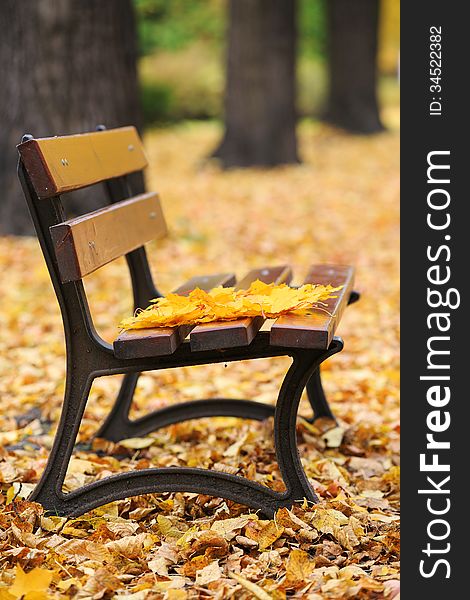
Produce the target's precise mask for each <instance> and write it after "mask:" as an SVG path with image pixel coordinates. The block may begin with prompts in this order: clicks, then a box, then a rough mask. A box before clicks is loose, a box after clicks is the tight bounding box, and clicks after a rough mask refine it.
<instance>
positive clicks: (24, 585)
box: [8, 565, 55, 600]
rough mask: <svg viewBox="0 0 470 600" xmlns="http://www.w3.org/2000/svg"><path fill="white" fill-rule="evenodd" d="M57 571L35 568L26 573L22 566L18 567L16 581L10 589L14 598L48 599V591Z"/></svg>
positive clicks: (29, 599) (25, 599) (27, 599)
mask: <svg viewBox="0 0 470 600" xmlns="http://www.w3.org/2000/svg"><path fill="white" fill-rule="evenodd" d="M54 574H55V571H49V570H47V569H40V568H39V567H35V568H34V569H32V571H29V572H28V573H25V572H24V571H23V569H22V568H21V567H20V565H17V566H16V574H15V581H14V582H13V584H12V585H11V586H10V587H9V588H8V592H9V593H10V594H11V595H12V596H13V597H14V598H22V599H23V600H42V599H43V598H44V599H45V598H47V594H46V590H47V589H48V588H49V586H50V584H51V581H52V577H53V576H54Z"/></svg>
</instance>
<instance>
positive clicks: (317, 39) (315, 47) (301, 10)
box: [297, 0, 328, 58]
mask: <svg viewBox="0 0 470 600" xmlns="http://www.w3.org/2000/svg"><path fill="white" fill-rule="evenodd" d="M326 1H328V0H326ZM297 27H298V31H299V42H298V43H299V54H300V57H301V58H302V57H304V56H315V57H324V56H325V54H326V33H327V32H326V5H325V0H300V1H299V3H298V18H297Z"/></svg>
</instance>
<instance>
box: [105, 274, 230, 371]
mask: <svg viewBox="0 0 470 600" xmlns="http://www.w3.org/2000/svg"><path fill="white" fill-rule="evenodd" d="M235 281H236V280H235V275H234V274H233V273H219V274H217V275H205V276H202V277H193V278H191V279H189V280H188V281H186V283H184V284H183V285H181V286H180V287H179V288H178V289H176V290H175V292H176V293H177V294H181V295H185V294H189V292H190V291H191V290H194V289H195V288H197V287H198V288H200V289H201V290H206V291H209V290H211V289H212V288H214V287H217V286H220V285H222V286H224V287H230V286H232V285H234V284H235ZM192 328H193V326H192V325H185V326H181V327H154V328H152V329H131V330H129V331H124V332H123V333H121V334H120V335H119V336H118V338H117V339H116V340H115V341H114V354H115V355H116V356H117V357H118V358H126V359H129V358H145V357H148V356H163V355H167V354H173V352H174V351H175V350H176V348H177V347H178V346H179V345H180V344H181V342H182V341H183V340H184V339H185V337H186V336H187V335H188V333H189V332H190V331H191V329H192Z"/></svg>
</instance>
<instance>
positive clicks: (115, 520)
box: [0, 124, 399, 600]
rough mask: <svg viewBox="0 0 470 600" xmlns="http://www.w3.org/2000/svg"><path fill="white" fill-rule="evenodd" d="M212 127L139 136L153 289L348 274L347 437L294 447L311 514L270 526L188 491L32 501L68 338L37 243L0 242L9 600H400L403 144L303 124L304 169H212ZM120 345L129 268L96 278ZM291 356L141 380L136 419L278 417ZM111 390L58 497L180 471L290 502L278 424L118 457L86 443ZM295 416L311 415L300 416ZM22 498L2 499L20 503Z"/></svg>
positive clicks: (314, 434) (126, 451)
mask: <svg viewBox="0 0 470 600" xmlns="http://www.w3.org/2000/svg"><path fill="white" fill-rule="evenodd" d="M219 134H220V132H219V130H218V129H217V128H216V126H215V125H207V124H198V125H186V126H181V127H178V128H174V129H167V130H163V131H155V132H153V133H150V134H149V135H148V136H147V138H146V146H147V149H148V154H149V158H150V163H151V168H150V171H149V174H148V175H149V187H150V189H158V190H159V191H160V192H161V195H162V199H163V203H164V209H165V212H166V215H167V219H168V222H169V225H170V228H171V235H170V237H169V238H168V239H167V240H165V241H163V242H158V243H156V244H154V245H151V246H150V256H151V262H152V267H153V270H154V273H155V276H156V279H157V282H158V285H159V287H160V288H161V289H162V290H163V291H164V292H166V291H169V290H170V289H171V288H172V287H176V286H177V285H178V284H180V283H181V282H182V281H183V280H184V279H186V278H188V277H190V276H192V275H195V274H202V273H203V272H205V273H211V272H212V273H214V272H217V271H223V270H235V271H236V272H237V274H238V275H239V276H240V275H243V273H244V272H245V271H246V270H248V269H249V268H252V267H259V266H263V265H265V264H268V265H269V264H279V263H282V262H288V263H291V264H292V265H293V267H294V272H295V274H296V282H300V281H301V279H302V277H303V275H304V274H305V273H306V271H307V268H308V266H309V264H311V263H315V262H338V263H352V264H355V265H356V266H357V284H356V287H357V289H358V290H360V291H361V292H362V299H361V301H360V303H358V304H356V305H354V306H351V307H349V308H348V310H347V311H346V314H345V315H344V317H343V321H342V323H341V326H340V330H339V333H340V334H341V335H342V336H343V338H344V340H345V349H344V351H343V352H342V353H341V354H340V355H337V356H335V357H333V358H332V359H331V360H330V361H329V363H328V364H327V365H326V368H325V370H324V380H325V387H326V388H327V391H328V395H329V398H330V400H331V403H332V406H333V408H334V410H335V412H336V414H337V416H338V419H339V425H340V427H338V428H334V429H333V430H331V429H328V428H330V427H331V423H321V424H319V426H318V427H313V426H311V425H309V424H308V423H307V422H306V421H304V420H299V425H298V436H299V449H300V453H301V456H302V460H303V463H304V466H305V469H306V472H307V474H308V476H309V478H310V480H311V482H312V484H313V486H314V488H315V490H316V492H317V494H318V495H319V497H320V498H321V502H320V504H319V505H316V506H311V505H304V506H296V507H295V508H294V509H293V511H292V512H289V511H287V510H282V511H280V512H279V513H278V514H277V515H276V519H275V520H274V521H267V520H263V519H262V518H261V517H258V516H257V515H256V514H249V512H248V511H247V510H246V508H244V507H242V506H237V505H234V504H233V503H231V502H225V501H223V500H220V499H214V498H210V497H207V496H201V495H194V494H173V495H168V494H167V495H164V496H148V497H140V498H133V499H129V500H125V501H122V502H117V503H115V504H112V505H108V506H106V507H103V508H102V509H100V510H95V511H94V512H93V513H91V514H87V515H85V516H84V517H81V518H79V519H74V520H66V519H63V518H60V517H57V516H54V515H52V516H51V515H44V514H43V511H42V509H41V507H40V506H38V505H36V504H32V503H28V502H27V501H26V500H23V499H22V498H25V497H27V495H28V493H29V491H30V490H31V489H32V487H33V486H34V484H35V482H36V481H37V480H38V477H39V476H40V474H41V472H42V470H43V468H44V465H45V462H46V459H47V456H48V452H49V449H50V447H51V443H52V439H53V434H54V429H55V424H56V422H57V420H58V417H59V414H60V408H61V402H62V394H63V391H64V345H63V335H62V331H61V321H60V316H59V311H58V308H57V305H56V301H55V298H54V295H53V292H52V288H51V285H50V283H49V279H48V275H47V272H46V269H45V267H44V264H43V261H42V257H41V255H40V252H39V248H38V245H37V242H36V241H35V240H34V239H12V238H10V239H1V240H0V271H1V274H2V276H1V279H0V291H1V293H0V296H1V298H2V301H1V303H0V320H1V327H0V351H1V358H0V376H1V379H0V394H1V409H2V410H1V415H0V432H1V433H0V487H1V491H2V496H0V573H1V574H0V599H1V600H4V599H8V600H11V599H12V598H20V597H21V596H22V595H25V596H24V597H25V598H26V599H28V598H29V599H30V600H33V599H38V598H45V597H56V598H59V597H73V598H95V599H99V598H113V597H114V598H128V599H131V598H132V600H147V599H157V598H168V599H170V600H176V599H177V600H180V599H183V598H216V599H224V598H260V599H265V598H266V599H267V598H274V599H281V598H285V597H286V596H288V597H296V598H309V599H311V600H320V599H321V598H331V599H335V598H359V599H361V598H370V599H372V598H390V599H391V598H396V597H397V594H398V589H399V588H398V577H399V576H398V556H399V533H398V508H399V497H398V485H399V467H398V461H399V457H398V450H399V446H398V443H399V421H398V418H399V414H398V217H399V214H398V133H397V131H395V130H393V128H392V130H391V131H389V132H387V133H384V134H381V135H378V136H375V137H370V138H360V137H352V136H346V135H344V134H340V133H338V132H336V131H333V130H331V129H328V128H325V127H323V126H318V125H303V126H302V128H301V132H300V135H301V147H302V155H303V157H304V160H305V162H304V163H303V164H302V165H300V166H292V167H286V168H279V169H276V170H273V171H261V170H247V171H238V170H235V171H231V172H228V173H223V172H221V171H220V170H219V169H218V168H217V166H216V165H214V164H210V163H209V164H208V163H206V162H205V161H204V157H205V156H206V155H207V154H208V153H209V152H210V149H211V148H212V147H213V146H214V145H215V143H216V141H217V138H218V135H219ZM87 289H88V290H89V292H90V294H91V298H92V301H93V314H94V316H95V320H96V324H97V327H98V329H99V331H100V332H101V333H102V335H103V336H105V337H107V338H108V339H112V338H113V337H114V336H115V334H116V325H117V323H118V322H119V321H120V319H121V318H123V317H125V316H129V314H130V311H131V303H130V296H129V285H128V283H127V279H126V273H125V266H124V263H123V261H118V262H116V263H115V264H113V265H110V266H108V267H106V268H104V269H103V270H102V271H100V272H98V273H97V274H94V275H92V276H91V277H90V278H89V280H87ZM287 365H288V360H287V359H275V360H259V361H253V362H251V363H231V364H228V365H224V364H220V365H212V366H209V367H194V368H187V369H183V370H178V371H168V372H160V373H159V372H156V373H148V374H145V375H144V376H142V377H141V379H140V385H139V389H138V392H137V397H136V404H135V407H134V408H133V412H134V414H135V415H142V414H145V413H146V412H147V411H150V410H153V409H156V408H159V407H161V406H163V405H165V404H166V403H168V402H178V401H182V400H184V401H186V400H190V399H197V398H201V397H205V396H209V397H214V396H218V395H225V396H227V397H247V398H253V399H257V400H259V401H262V402H274V400H275V398H276V394H277V391H278V388H279V384H280V382H281V380H282V376H283V374H284V372H285V369H286V367H287ZM119 380H120V379H119V377H110V378H102V379H98V380H96V381H95V383H94V386H93V390H92V395H91V398H90V401H89V403H88V407H87V412H86V416H85V419H84V422H83V424H82V427H81V430H80V435H79V440H78V445H77V448H76V451H75V454H74V459H73V460H72V462H71V465H70V468H69V471H68V475H67V479H66V489H67V490H70V489H73V488H75V487H77V486H80V485H82V484H84V483H87V482H90V481H93V480H95V479H99V478H102V477H105V476H106V475H109V474H111V473H116V472H121V471H127V470H130V469H141V468H145V467H149V466H171V465H188V466H200V467H207V468H212V469H216V470H221V471H225V472H227V473H235V474H239V475H244V476H246V477H249V478H250V479H253V480H255V481H259V482H261V483H264V484H266V485H268V486H270V487H272V488H274V489H282V484H281V482H280V478H279V474H278V470H277V466H276V462H275V457H274V453H273V442H272V423H270V422H265V423H255V422H243V421H239V420H236V419H228V418H224V419H212V420H210V419H205V420H201V421H197V422H187V423H184V424H180V425H176V426H172V427H169V428H167V429H163V430H160V431H158V432H156V433H155V434H153V435H151V436H149V437H148V438H145V439H143V440H138V441H136V440H131V441H130V442H126V443H121V444H111V443H109V442H105V441H103V440H93V434H94V432H95V431H96V429H97V427H98V426H99V424H100V423H101V422H102V419H103V417H104V416H105V414H106V411H107V410H108V409H109V407H110V406H111V403H112V399H113V397H114V396H115V394H116V392H117V389H118V386H119ZM301 412H302V414H304V415H308V406H307V405H306V403H305V400H304V401H303V404H302V409H301ZM12 500H13V501H12Z"/></svg>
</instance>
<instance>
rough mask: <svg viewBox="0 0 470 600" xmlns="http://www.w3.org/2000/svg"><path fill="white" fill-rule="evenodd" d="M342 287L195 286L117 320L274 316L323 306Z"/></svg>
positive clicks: (167, 322)
mask: <svg viewBox="0 0 470 600" xmlns="http://www.w3.org/2000/svg"><path fill="white" fill-rule="evenodd" d="M340 289H341V287H336V288H335V287H332V286H331V285H315V284H311V283H309V284H305V285H303V286H301V287H299V288H291V287H289V286H288V285H286V284H285V283H282V284H280V285H274V284H272V283H271V284H266V283H263V282H262V281H259V280H256V281H254V282H253V283H252V284H251V285H250V287H249V288H248V289H247V290H236V289H235V288H223V287H217V288H214V289H212V290H210V291H209V292H206V291H204V290H201V289H199V288H196V289H194V290H192V291H191V292H190V293H189V294H188V295H187V296H179V295H178V294H168V296H165V297H164V298H157V299H156V300H154V301H153V303H152V305H151V306H149V307H148V308H146V309H145V310H141V311H140V312H138V313H137V314H136V315H135V316H134V317H131V318H129V319H124V320H123V321H121V323H120V327H121V328H122V329H145V328H149V327H177V326H179V325H197V324H198V323H209V322H212V321H232V320H235V319H241V318H246V317H257V316H262V317H265V318H269V319H274V318H277V317H279V316H281V315H283V314H286V313H289V312H294V311H295V312H296V313H297V312H299V311H301V312H302V311H303V312H304V313H305V312H307V311H309V310H310V311H311V310H312V309H317V310H325V308H324V303H325V301H326V300H328V299H329V298H334V297H335V296H334V295H333V293H334V292H336V291H338V290H340Z"/></svg>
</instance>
